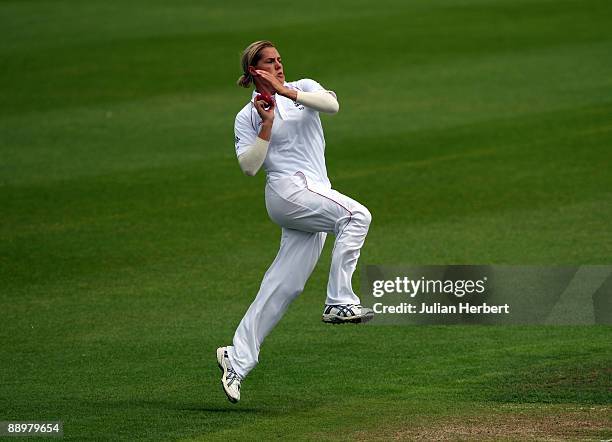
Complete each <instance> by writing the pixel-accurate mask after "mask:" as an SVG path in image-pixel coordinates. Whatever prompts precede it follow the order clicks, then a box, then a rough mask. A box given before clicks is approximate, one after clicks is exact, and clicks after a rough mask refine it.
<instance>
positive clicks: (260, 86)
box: [254, 78, 274, 95]
mask: <svg viewBox="0 0 612 442" xmlns="http://www.w3.org/2000/svg"><path fill="white" fill-rule="evenodd" d="M254 80H255V92H259V93H260V94H261V93H267V94H269V95H274V91H272V89H269V88H267V87H266V86H264V85H263V84H262V83H261V82H260V81H259V80H257V79H256V78H255V79H254Z"/></svg>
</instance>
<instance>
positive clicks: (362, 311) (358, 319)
mask: <svg viewBox="0 0 612 442" xmlns="http://www.w3.org/2000/svg"><path fill="white" fill-rule="evenodd" d="M373 317H374V311H373V310H372V309H371V308H367V307H364V306H362V305H361V304H339V305H330V304H325V308H324V309H323V318H322V320H323V322H327V323H329V324H348V323H352V324H359V323H363V322H368V321H369V320H370V319H372V318H373Z"/></svg>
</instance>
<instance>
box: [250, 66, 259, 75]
mask: <svg viewBox="0 0 612 442" xmlns="http://www.w3.org/2000/svg"><path fill="white" fill-rule="evenodd" d="M256 70H257V69H256V68H255V66H249V74H251V76H252V77H257V72H255V71H256Z"/></svg>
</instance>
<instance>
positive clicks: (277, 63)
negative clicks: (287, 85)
mask: <svg viewBox="0 0 612 442" xmlns="http://www.w3.org/2000/svg"><path fill="white" fill-rule="evenodd" d="M274 68H275V69H276V70H277V71H278V70H280V69H282V68H283V65H282V63H281V62H280V61H277V62H276V64H275V65H274Z"/></svg>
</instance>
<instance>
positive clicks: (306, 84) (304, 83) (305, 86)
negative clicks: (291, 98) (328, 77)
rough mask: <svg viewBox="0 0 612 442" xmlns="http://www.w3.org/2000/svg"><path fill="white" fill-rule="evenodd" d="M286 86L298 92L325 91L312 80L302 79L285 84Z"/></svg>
mask: <svg viewBox="0 0 612 442" xmlns="http://www.w3.org/2000/svg"><path fill="white" fill-rule="evenodd" d="M287 86H289V87H292V88H293V89H297V90H298V91H304V92H316V91H322V90H325V88H324V87H323V86H321V85H320V84H319V83H318V82H317V81H315V80H313V79H312V78H302V79H301V80H297V81H292V82H290V83H287Z"/></svg>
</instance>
